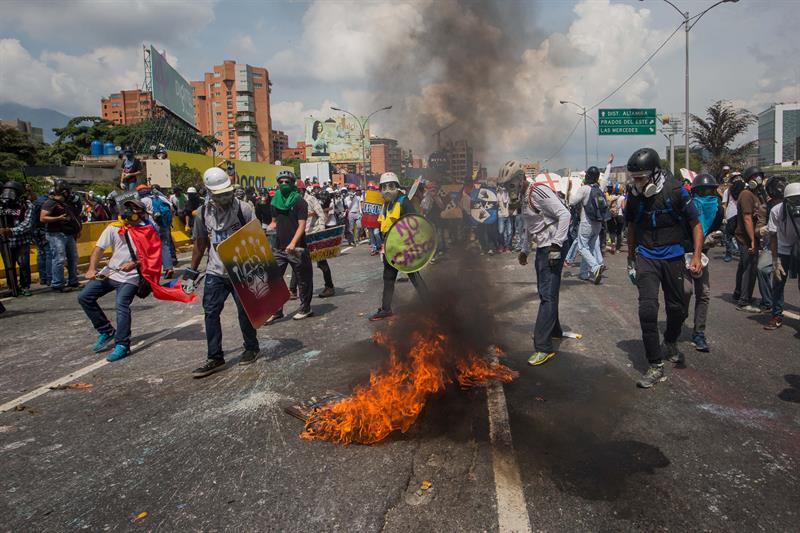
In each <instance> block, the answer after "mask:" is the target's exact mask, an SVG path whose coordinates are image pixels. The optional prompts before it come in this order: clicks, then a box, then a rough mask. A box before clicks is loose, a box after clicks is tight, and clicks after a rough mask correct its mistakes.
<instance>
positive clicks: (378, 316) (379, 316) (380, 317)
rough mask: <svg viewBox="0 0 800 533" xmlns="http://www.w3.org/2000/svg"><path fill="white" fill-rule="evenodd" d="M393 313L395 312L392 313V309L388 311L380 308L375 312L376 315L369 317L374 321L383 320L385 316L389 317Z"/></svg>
mask: <svg viewBox="0 0 800 533" xmlns="http://www.w3.org/2000/svg"><path fill="white" fill-rule="evenodd" d="M392 315H394V313H392V311H391V310H388V311H387V310H384V309H378V310H377V311H376V312H375V314H374V315H372V316H371V317H369V319H370V320H371V321H372V322H375V321H376V320H383V319H384V318H389V317H390V316H392Z"/></svg>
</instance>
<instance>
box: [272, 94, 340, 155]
mask: <svg viewBox="0 0 800 533" xmlns="http://www.w3.org/2000/svg"><path fill="white" fill-rule="evenodd" d="M332 106H333V107H339V105H338V104H337V103H336V102H334V101H331V100H324V101H323V102H322V104H321V105H320V106H319V107H318V108H316V109H314V108H310V107H306V105H305V104H304V103H303V102H301V101H298V100H294V101H281V102H273V103H272V105H271V106H270V114H271V115H272V128H273V129H276V130H282V131H284V132H286V134H287V135H288V136H289V143H290V144H291V145H292V146H294V145H295V143H296V142H297V141H299V140H303V139H304V138H305V132H304V130H303V128H304V119H305V118H306V117H308V116H314V117H329V116H332V115H333V114H335V112H334V111H331V107H332Z"/></svg>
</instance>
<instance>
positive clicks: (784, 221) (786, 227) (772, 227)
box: [767, 202, 800, 255]
mask: <svg viewBox="0 0 800 533" xmlns="http://www.w3.org/2000/svg"><path fill="white" fill-rule="evenodd" d="M794 223H795V224H796V225H797V229H799V230H800V220H795V221H794ZM767 230H768V231H769V232H770V233H777V234H778V253H779V254H780V255H789V254H791V253H792V245H793V244H794V243H796V242H797V241H799V240H800V235H798V234H797V232H796V231H795V229H794V226H792V221H791V219H790V218H789V215H786V217H785V218H784V216H783V202H781V203H779V204H778V205H776V206H775V207H773V208H772V211H770V212H769V223H768V224H767Z"/></svg>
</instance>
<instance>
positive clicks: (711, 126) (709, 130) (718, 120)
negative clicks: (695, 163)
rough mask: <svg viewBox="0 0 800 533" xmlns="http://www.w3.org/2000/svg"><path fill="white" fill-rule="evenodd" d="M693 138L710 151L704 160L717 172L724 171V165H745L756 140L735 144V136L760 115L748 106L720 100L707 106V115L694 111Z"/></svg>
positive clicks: (698, 144) (691, 132) (706, 164)
mask: <svg viewBox="0 0 800 533" xmlns="http://www.w3.org/2000/svg"><path fill="white" fill-rule="evenodd" d="M691 117H692V127H691V131H690V134H689V135H690V138H691V140H692V142H693V145H694V146H696V147H698V148H702V149H703V150H704V151H705V152H707V153H708V154H710V156H709V157H707V158H706V159H705V160H704V161H703V163H704V164H705V166H706V168H707V170H708V171H709V172H711V174H713V175H714V176H720V175H721V174H722V167H723V166H724V165H730V166H731V167H741V166H742V164H743V163H744V158H745V156H746V155H747V152H748V150H750V149H751V148H752V147H753V146H754V144H755V141H751V142H747V143H744V144H742V145H740V146H738V147H736V148H733V147H732V144H733V142H734V140H736V138H737V137H739V136H740V135H742V134H743V133H745V132H746V131H747V129H748V128H749V127H750V126H752V125H753V124H754V123H755V122H756V120H757V117H756V116H755V115H754V114H752V113H750V112H749V111H748V110H746V109H739V108H737V107H734V105H733V104H731V103H730V102H726V101H724V100H719V101H717V102H714V103H713V104H712V105H711V106H709V107H708V108H707V109H706V118H705V119H703V118H700V117H698V116H697V115H691Z"/></svg>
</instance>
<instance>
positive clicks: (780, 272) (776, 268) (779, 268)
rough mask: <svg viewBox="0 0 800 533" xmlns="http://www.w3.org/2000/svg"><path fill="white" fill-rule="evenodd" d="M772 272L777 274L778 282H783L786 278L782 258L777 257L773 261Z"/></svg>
mask: <svg viewBox="0 0 800 533" xmlns="http://www.w3.org/2000/svg"><path fill="white" fill-rule="evenodd" d="M772 271H773V272H774V273H775V279H777V280H778V281H781V280H783V279H784V278H785V277H786V271H785V270H784V269H783V264H782V263H781V258H780V257H775V258H774V259H773V260H772Z"/></svg>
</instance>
